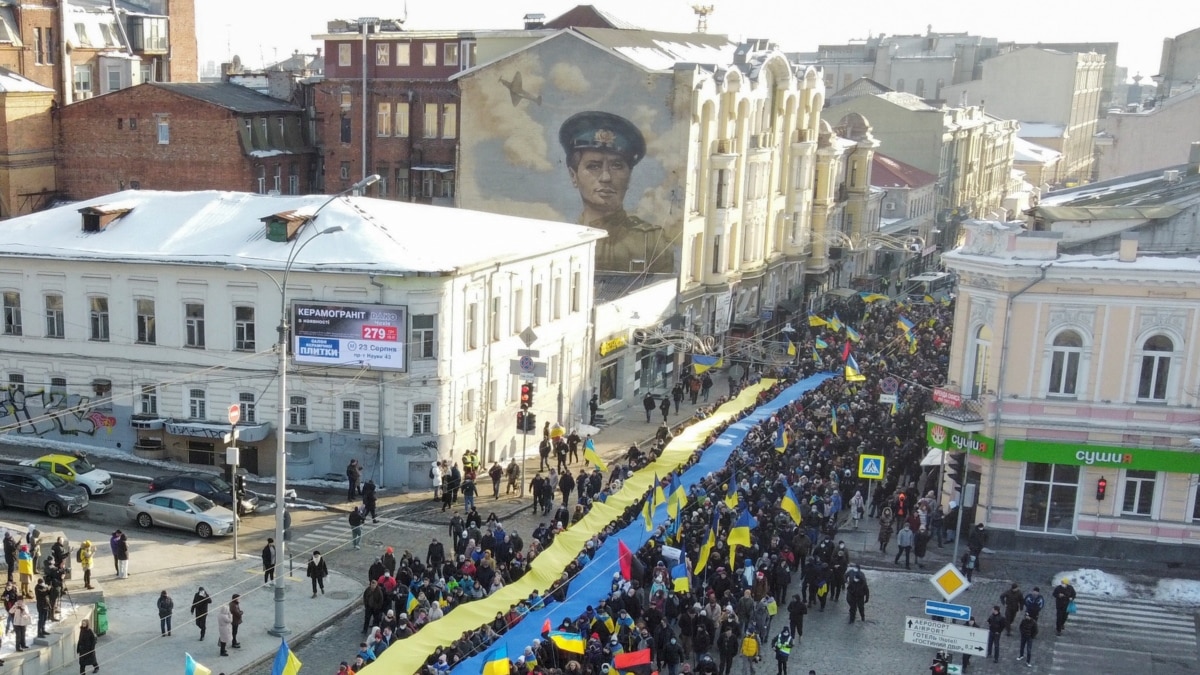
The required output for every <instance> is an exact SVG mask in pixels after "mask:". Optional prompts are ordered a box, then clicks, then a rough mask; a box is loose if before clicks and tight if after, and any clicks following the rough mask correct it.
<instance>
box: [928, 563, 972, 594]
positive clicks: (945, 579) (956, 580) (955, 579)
mask: <svg viewBox="0 0 1200 675" xmlns="http://www.w3.org/2000/svg"><path fill="white" fill-rule="evenodd" d="M929 583H931V584H933V587H934V588H936V589H938V592H939V593H941V594H942V598H944V599H945V600H946V602H950V601H951V600H953V599H954V598H957V597H958V596H959V595H960V594H962V592H963V591H965V590H967V589H968V588H970V587H971V582H970V581H967V578H966V577H965V576H963V573H962V572H959V571H958V567H956V566H955V565H954V563H947V564H946V566H945V567H943V568H942V569H940V570H938V571H936V572H934V573H933V576H932V577H929Z"/></svg>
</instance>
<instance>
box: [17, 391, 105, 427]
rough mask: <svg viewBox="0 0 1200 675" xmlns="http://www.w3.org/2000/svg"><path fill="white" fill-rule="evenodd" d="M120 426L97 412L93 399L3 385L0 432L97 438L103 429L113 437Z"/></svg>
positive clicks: (59, 392) (101, 412)
mask: <svg viewBox="0 0 1200 675" xmlns="http://www.w3.org/2000/svg"><path fill="white" fill-rule="evenodd" d="M116 425H117V418H115V417H113V416H112V415H111V414H109V413H107V412H105V411H102V410H99V409H97V408H96V407H95V406H94V405H93V404H92V401H91V398H90V397H87V396H80V395H78V394H67V393H66V392H63V391H55V390H45V389H43V390H38V391H31V390H27V389H25V388H24V387H21V386H14V385H2V386H0V430H3V431H6V432H12V431H16V432H17V433H20V434H28V435H31V436H45V435H46V434H52V433H59V434H63V435H65V436H79V435H86V436H94V435H96V433H97V432H99V431H100V430H104V432H105V433H107V434H111V433H112V430H113V427H115V426H116Z"/></svg>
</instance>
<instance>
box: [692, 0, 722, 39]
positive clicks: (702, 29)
mask: <svg viewBox="0 0 1200 675" xmlns="http://www.w3.org/2000/svg"><path fill="white" fill-rule="evenodd" d="M715 10H716V7H715V6H714V5H692V11H693V12H695V13H696V32H697V33H707V32H708V15H709V14H712V13H713V11H715Z"/></svg>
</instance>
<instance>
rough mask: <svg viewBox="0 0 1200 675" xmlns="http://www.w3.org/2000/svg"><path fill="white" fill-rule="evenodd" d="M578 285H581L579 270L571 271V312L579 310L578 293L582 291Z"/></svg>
mask: <svg viewBox="0 0 1200 675" xmlns="http://www.w3.org/2000/svg"><path fill="white" fill-rule="evenodd" d="M580 286H582V284H581V283H580V274H579V272H571V312H572V313H574V312H578V311H579V305H580V302H579V298H580V293H581V292H582V291H581V290H580Z"/></svg>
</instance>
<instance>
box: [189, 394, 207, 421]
mask: <svg viewBox="0 0 1200 675" xmlns="http://www.w3.org/2000/svg"><path fill="white" fill-rule="evenodd" d="M188 419H193V420H204V419H208V401H207V399H206V397H205V394H204V390H203V389H189V390H188Z"/></svg>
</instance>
